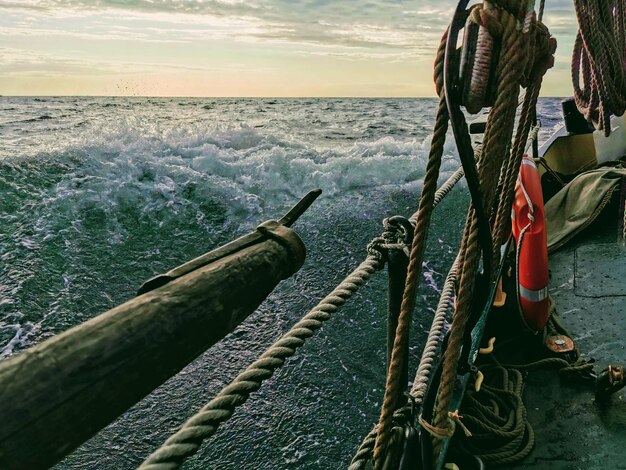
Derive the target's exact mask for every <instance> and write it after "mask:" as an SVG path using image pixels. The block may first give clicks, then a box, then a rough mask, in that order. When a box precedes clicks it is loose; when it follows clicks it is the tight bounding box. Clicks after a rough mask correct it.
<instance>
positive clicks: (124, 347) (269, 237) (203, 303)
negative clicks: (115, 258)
mask: <svg viewBox="0 0 626 470" xmlns="http://www.w3.org/2000/svg"><path fill="white" fill-rule="evenodd" d="M304 257H305V248H304V245H303V244H302V241H301V240H300V238H299V237H298V236H297V235H296V234H295V232H293V231H292V230H290V229H289V228H287V227H285V226H284V225H281V224H280V223H278V222H266V223H265V224H263V225H261V226H260V228H259V229H258V230H257V231H256V232H254V233H252V234H250V235H247V236H245V237H242V238H241V239H239V240H236V241H235V242H232V243H231V244H229V245H226V246H225V247H222V248H220V249H218V250H215V251H214V252H211V253H208V254H207V255H204V256H202V257H200V258H197V259H196V260H194V261H193V262H190V263H187V264H185V265H183V268H184V269H175V270H173V271H170V272H169V273H167V274H166V275H162V276H158V277H157V278H155V279H156V280H157V281H155V280H152V284H150V282H149V283H147V284H146V285H144V286H143V287H142V292H145V293H143V294H142V295H140V296H139V297H136V298H134V299H132V300H130V301H128V302H126V303H125V304H123V305H120V306H118V307H116V308H114V309H112V310H109V311H108V312H105V313H103V314H101V315H99V316H97V317H95V318H93V319H91V320H89V321H87V322H85V323H83V324H81V325H78V326H76V327H74V328H72V329H70V330H68V331H66V332H64V333H61V334H60V335H58V336H55V337H53V338H50V339H49V340H47V341H45V342H43V343H41V344H38V345H36V346H34V347H32V348H30V349H28V350H26V351H24V352H23V353H21V354H19V355H17V356H15V357H13V358H11V359H9V360H7V361H5V362H3V363H0V468H2V469H7V470H12V469H19V470H23V469H29V470H36V469H40V468H48V467H50V466H52V465H54V464H55V463H56V462H58V461H59V460H61V459H62V458H63V457H64V456H65V455H67V454H68V453H70V452H72V451H73V450H74V449H75V448H76V447H78V446H79V445H80V444H81V443H82V442H84V441H85V440H87V439H88V438H90V437H91V436H92V435H94V434H95V433H96V432H98V431H99V430H100V429H102V428H103V427H104V426H106V425H107V424H109V423H111V422H112V421H113V420H114V419H115V418H117V417H118V416H119V415H120V414H122V413H123V412H124V411H125V410H127V409H128V408H129V407H131V406H132V405H134V404H135V403H137V402H138V401H139V400H141V399H142V398H143V397H145V396H146V395H147V394H148V393H150V392H151V391H152V390H154V389H155V388H156V387H157V386H158V385H160V384H162V383H163V382H165V380H167V379H168V378H169V377H171V376H172V375H174V374H176V373H177V372H178V371H180V370H181V369H182V368H183V367H184V366H185V365H187V364H188V363H189V362H191V361H192V360H193V359H195V358H196V357H197V356H198V355H200V354H201V353H202V352H203V351H205V350H206V349H207V348H209V347H210V346H211V345H213V344H214V343H216V342H217V341H219V340H220V339H221V338H223V337H224V336H225V335H227V334H228V333H229V332H231V331H232V330H233V329H234V328H235V327H236V326H237V325H238V324H239V323H240V322H241V321H243V320H244V319H245V318H246V317H247V316H248V315H249V314H250V313H252V312H253V311H254V310H255V309H256V308H257V307H258V306H259V304H260V303H261V302H262V301H263V300H264V299H265V298H266V297H267V295H269V293H270V292H271V291H272V290H273V289H274V287H275V286H276V285H277V284H278V282H279V281H280V280H281V279H285V278H287V277H289V276H291V275H292V274H293V273H294V272H296V271H297V270H298V269H299V268H300V267H301V266H302V263H303V262H304Z"/></svg>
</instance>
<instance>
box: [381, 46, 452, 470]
mask: <svg viewBox="0 0 626 470" xmlns="http://www.w3.org/2000/svg"><path fill="white" fill-rule="evenodd" d="M446 39H447V34H444V37H443V38H442V41H441V44H440V46H439V51H438V54H437V59H436V61H435V64H436V65H435V80H436V84H437V89H438V90H442V87H443V74H442V73H440V72H441V71H442V68H441V66H437V64H443V56H444V51H445V44H446ZM438 71H439V73H438ZM447 130H448V109H447V107H446V101H445V95H444V94H443V92H441V94H440V99H439V108H438V110H437V117H436V120H435V128H434V130H433V139H432V143H431V147H430V154H429V157H428V164H427V166H426V175H425V176H424V188H423V190H422V195H421V198H420V202H419V209H418V212H417V217H416V225H415V231H414V236H413V242H412V244H411V252H410V256H409V265H408V268H407V277H406V283H405V290H404V294H403V296H402V305H401V308H400V314H399V316H398V326H397V328H396V336H395V340H394V344H393V349H392V351H391V361H390V364H389V369H388V372H387V382H386V386H385V397H384V399H383V405H382V409H381V414H380V419H379V421H378V433H377V436H376V444H375V446H374V467H375V468H376V469H377V470H378V469H381V468H382V466H383V463H384V460H385V451H386V449H387V447H388V445H389V439H390V436H391V431H392V418H393V413H394V411H395V410H396V403H397V398H398V396H399V394H400V390H401V389H402V388H403V387H404V386H405V385H406V384H402V383H401V382H402V370H403V368H404V366H405V362H406V360H407V358H406V357H405V354H403V352H404V351H405V348H406V347H407V344H408V341H409V327H410V323H411V316H412V313H413V310H414V309H415V301H416V293H417V287H418V285H419V282H418V279H419V276H420V275H421V272H422V260H423V257H424V249H425V246H426V239H427V237H428V229H429V226H430V219H431V215H432V212H433V209H434V206H433V203H434V199H435V193H436V191H437V179H438V178H439V169H440V166H441V158H442V155H443V148H444V143H445V139H446V132H447Z"/></svg>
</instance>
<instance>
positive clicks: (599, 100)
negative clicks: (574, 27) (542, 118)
mask: <svg viewBox="0 0 626 470" xmlns="http://www.w3.org/2000/svg"><path fill="white" fill-rule="evenodd" d="M574 4H575V6H576V17H577V19H578V25H579V29H578V34H577V35H576V41H575V42H574V52H573V55H572V82H573V85H574V98H575V100H576V106H577V107H578V110H579V111H580V112H581V113H582V114H583V115H584V116H585V118H586V119H587V120H588V121H590V122H591V123H593V125H594V126H595V128H596V129H598V130H602V129H604V134H605V135H606V136H608V135H609V134H610V133H611V124H610V118H611V115H615V116H620V115H622V114H623V113H624V111H625V110H626V3H625V2H624V0H584V1H583V0H574ZM581 75H582V87H581V82H580V79H581Z"/></svg>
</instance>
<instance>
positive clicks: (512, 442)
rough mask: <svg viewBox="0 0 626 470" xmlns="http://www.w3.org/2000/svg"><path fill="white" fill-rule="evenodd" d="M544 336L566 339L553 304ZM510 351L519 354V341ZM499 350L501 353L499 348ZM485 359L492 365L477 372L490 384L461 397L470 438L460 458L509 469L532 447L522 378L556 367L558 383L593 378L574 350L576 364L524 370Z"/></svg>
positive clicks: (544, 362)
mask: <svg viewBox="0 0 626 470" xmlns="http://www.w3.org/2000/svg"><path fill="white" fill-rule="evenodd" d="M547 330H548V334H549V335H554V334H564V335H567V336H569V333H568V332H567V330H566V329H565V328H564V327H563V326H562V325H561V324H560V322H559V320H558V318H557V316H556V314H555V311H554V304H552V305H551V314H550V320H549V322H548V326H547ZM522 340H524V339H523V338H522ZM505 344H506V343H505ZM508 346H509V347H512V348H513V349H514V350H516V351H522V350H523V348H522V346H521V345H520V344H519V341H518V342H513V343H511V342H510V341H509V342H508ZM497 349H498V350H501V349H502V346H499V347H498V348H497ZM488 359H489V360H490V362H491V363H490V364H484V365H482V366H480V367H479V370H480V372H481V373H482V374H483V375H484V376H485V377H487V378H488V380H489V384H484V385H482V386H481V387H480V389H479V391H476V390H472V389H468V391H467V392H466V394H465V399H464V402H463V410H464V423H465V425H466V426H467V427H468V429H469V430H470V432H471V434H472V438H471V439H461V440H459V445H460V447H461V448H462V450H463V451H464V452H467V453H470V454H472V455H476V456H477V457H479V458H480V459H481V460H483V461H484V462H485V463H489V464H492V465H508V464H512V463H515V462H518V461H520V460H522V459H523V458H525V457H526V456H527V455H528V454H530V452H531V451H532V449H533V447H534V444H535V437H534V432H533V429H532V426H531V425H530V423H529V422H528V419H527V415H526V408H525V405H524V402H523V400H522V390H523V386H524V375H525V373H526V372H527V371H531V370H537V369H545V368H547V367H556V368H558V369H559V374H560V375H561V377H565V378H567V377H572V376H577V377H581V376H583V377H584V376H589V373H591V372H593V364H591V363H590V362H586V361H584V360H581V358H580V354H579V352H578V350H576V349H575V350H574V352H573V361H574V362H568V361H566V360H565V359H562V358H558V357H547V358H544V359H540V360H537V361H533V362H530V363H526V364H501V363H500V361H499V360H498V359H497V358H496V356H495V354H490V355H489V356H488Z"/></svg>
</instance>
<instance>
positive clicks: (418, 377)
mask: <svg viewBox="0 0 626 470" xmlns="http://www.w3.org/2000/svg"><path fill="white" fill-rule="evenodd" d="M460 170H461V171H460V172H459V170H457V171H456V172H455V173H454V174H453V175H452V176H451V177H450V178H449V179H448V181H446V183H444V184H443V185H442V186H441V188H440V189H439V190H438V191H437V194H443V196H442V198H443V197H444V196H445V194H447V193H448V192H450V189H451V188H452V187H453V186H454V184H451V181H454V180H456V181H457V182H458V181H459V180H460V178H461V176H462V174H463V171H462V168H461V169H460ZM459 173H460V175H461V176H459V177H458V179H457V176H456V175H457V174H459ZM442 190H443V191H442ZM436 199H437V198H436V197H435V200H436ZM440 200H441V199H440ZM457 266H458V258H457V259H456V260H455V261H454V263H453V264H452V267H451V268H450V271H449V272H448V275H447V276H446V280H445V283H444V286H443V289H442V292H441V297H440V298H439V303H438V304H437V310H436V312H435V315H434V317H433V321H432V324H431V327H430V330H429V332H428V338H427V340H426V345H425V346H424V350H423V351H422V357H421V359H420V363H419V367H418V369H417V372H416V374H415V380H414V381H413V387H412V388H411V392H410V394H411V396H412V397H413V399H414V403H415V405H417V406H419V405H421V404H422V401H423V399H424V394H425V393H426V388H427V387H428V381H429V379H430V374H431V372H432V368H433V365H434V363H435V359H436V356H437V349H438V347H439V344H440V343H441V340H442V339H443V329H444V326H445V324H446V316H447V315H448V313H449V311H450V309H451V307H452V305H453V303H454V284H455V283H456V274H457ZM398 411H403V409H401V410H398ZM398 411H397V412H396V414H394V418H395V417H396V415H397V414H398ZM377 429H378V426H374V429H372V430H371V431H370V432H369V434H368V435H367V436H365V438H364V439H363V442H362V443H361V445H360V446H359V448H358V450H357V451H356V453H355V454H354V457H353V458H352V461H351V462H350V467H349V469H348V470H362V469H363V468H365V466H366V465H367V463H368V462H369V461H370V459H371V457H372V452H373V450H374V444H375V443H376V435H377Z"/></svg>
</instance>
